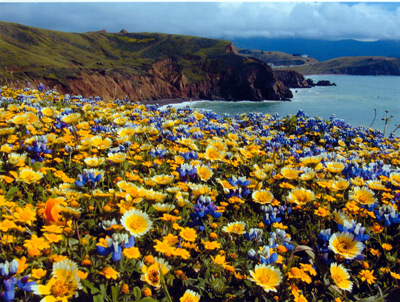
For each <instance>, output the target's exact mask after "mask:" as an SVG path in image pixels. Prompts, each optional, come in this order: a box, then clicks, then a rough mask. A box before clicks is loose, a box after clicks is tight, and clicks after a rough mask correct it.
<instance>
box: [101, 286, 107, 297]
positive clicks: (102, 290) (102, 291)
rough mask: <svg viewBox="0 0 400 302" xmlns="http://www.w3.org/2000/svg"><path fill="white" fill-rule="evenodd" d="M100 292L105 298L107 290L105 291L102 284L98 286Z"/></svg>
mask: <svg viewBox="0 0 400 302" xmlns="http://www.w3.org/2000/svg"><path fill="white" fill-rule="evenodd" d="M100 292H101V295H102V296H103V297H107V290H106V286H105V285H104V284H101V285H100Z"/></svg>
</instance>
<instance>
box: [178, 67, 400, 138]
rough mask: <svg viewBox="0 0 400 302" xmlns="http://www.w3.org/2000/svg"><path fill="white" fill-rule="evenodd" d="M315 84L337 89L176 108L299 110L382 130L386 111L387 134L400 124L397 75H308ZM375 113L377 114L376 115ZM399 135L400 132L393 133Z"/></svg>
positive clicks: (284, 112) (232, 111)
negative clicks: (287, 97) (279, 99)
mask: <svg viewBox="0 0 400 302" xmlns="http://www.w3.org/2000/svg"><path fill="white" fill-rule="evenodd" d="M307 78H311V79H313V80H314V82H317V81H319V80H329V81H331V82H334V83H336V85H337V86H327V87H313V88H302V89H292V92H293V99H292V100H291V101H290V102H277V101H264V102H250V101H240V102H223V101H196V102H191V103H183V104H179V105H178V106H190V107H192V108H198V109H207V110H212V111H214V112H216V113H219V114H224V113H227V114H230V115H231V116H234V115H236V114H242V113H248V112H262V113H268V114H274V113H278V114H279V115H280V116H281V117H283V116H286V115H289V114H296V113H297V112H298V111H299V110H300V109H301V110H303V111H304V112H305V113H306V114H307V115H308V116H318V117H321V118H324V119H329V117H331V116H332V115H335V116H336V117H337V118H340V119H343V120H345V121H346V122H347V123H349V124H351V125H352V126H365V127H371V128H374V129H378V130H381V131H383V130H384V125H385V122H384V121H383V120H382V118H383V117H384V116H385V113H386V112H385V111H388V116H389V117H390V116H391V115H393V118H392V119H391V120H390V121H389V122H388V124H387V131H386V133H387V134H388V133H390V132H392V131H393V130H394V129H395V125H396V124H400V77H396V76H349V75H314V76H307ZM375 112H376V114H375ZM395 134H396V135H399V136H400V129H399V130H397V131H396V132H395Z"/></svg>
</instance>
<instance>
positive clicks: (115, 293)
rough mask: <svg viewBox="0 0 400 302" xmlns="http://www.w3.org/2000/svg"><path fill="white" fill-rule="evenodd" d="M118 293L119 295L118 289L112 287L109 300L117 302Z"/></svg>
mask: <svg viewBox="0 0 400 302" xmlns="http://www.w3.org/2000/svg"><path fill="white" fill-rule="evenodd" d="M118 293H119V288H118V287H115V286H112V287H111V299H112V301H113V302H118Z"/></svg>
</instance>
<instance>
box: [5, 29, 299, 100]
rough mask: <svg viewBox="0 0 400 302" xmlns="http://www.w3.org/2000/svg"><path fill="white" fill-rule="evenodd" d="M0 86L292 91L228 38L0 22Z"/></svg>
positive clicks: (194, 93)
mask: <svg viewBox="0 0 400 302" xmlns="http://www.w3.org/2000/svg"><path fill="white" fill-rule="evenodd" d="M0 66H1V69H0V82H1V83H0V84H8V85H14V86H18V85H20V86H24V85H25V83H26V81H30V82H31V83H33V84H38V83H39V82H41V83H43V84H44V85H46V86H47V87H50V88H55V89H57V90H58V91H60V92H62V93H69V94H73V95H76V94H80V95H83V96H89V95H99V96H101V97H103V98H113V99H116V98H128V99H131V100H135V101H142V102H146V101H149V100H157V99H165V98H187V99H189V98H192V99H210V100H228V101H233V100H252V101H261V100H281V99H288V98H291V97H292V93H291V92H290V89H289V88H288V87H287V86H285V85H284V84H283V83H282V82H281V81H280V80H279V79H278V77H276V76H275V73H274V71H273V70H272V69H271V67H269V66H268V65H267V64H266V63H264V62H262V61H260V60H257V59H249V58H244V57H243V56H240V55H238V54H237V53H236V51H235V48H234V46H233V44H232V43H231V42H230V41H225V40H217V39H206V38H199V37H190V36H179V35H166V34H151V33H128V32H126V31H125V30H121V32H119V33H107V32H106V31H98V32H89V33H83V34H76V33H65V32H58V31H50V30H44V29H39V28H34V27H28V26H24V25H20V24H14V23H7V22H0Z"/></svg>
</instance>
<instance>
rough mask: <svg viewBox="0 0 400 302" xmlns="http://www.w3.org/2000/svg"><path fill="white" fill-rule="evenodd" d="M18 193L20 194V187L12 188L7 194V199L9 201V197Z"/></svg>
mask: <svg viewBox="0 0 400 302" xmlns="http://www.w3.org/2000/svg"><path fill="white" fill-rule="evenodd" d="M17 192H18V187H11V188H10V190H8V192H7V194H6V199H7V197H10V196H12V195H14V194H15V193H17Z"/></svg>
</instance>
